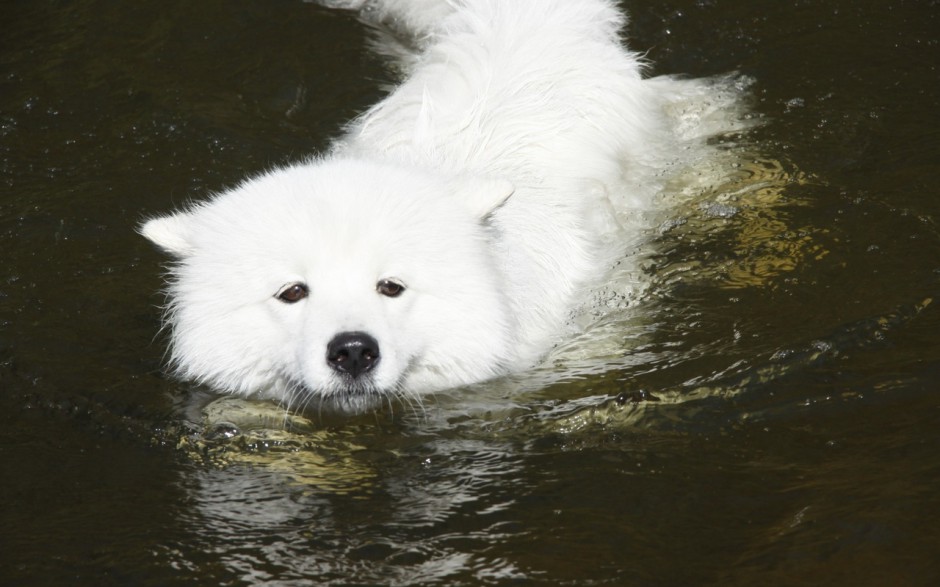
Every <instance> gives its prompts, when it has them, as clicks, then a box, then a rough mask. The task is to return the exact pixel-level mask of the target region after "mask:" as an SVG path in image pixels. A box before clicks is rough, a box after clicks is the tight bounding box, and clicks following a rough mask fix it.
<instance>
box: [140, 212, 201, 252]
mask: <svg viewBox="0 0 940 587" xmlns="http://www.w3.org/2000/svg"><path fill="white" fill-rule="evenodd" d="M191 220H192V214H191V213H189V212H176V213H174V214H169V215H167V216H159V217H157V218H151V219H150V220H147V221H146V222H144V223H143V224H141V225H140V227H139V228H138V229H137V232H139V233H140V234H142V235H143V236H144V237H145V238H147V239H148V240H149V241H150V242H152V243H153V244H155V245H157V246H158V247H160V248H161V249H163V250H164V251H166V252H167V253H169V254H171V255H173V256H174V257H176V258H178V259H182V258H185V257H188V256H190V255H192V254H193V252H194V250H195V249H194V247H193V244H192V238H191V234H190V230H191V229H190V223H191Z"/></svg>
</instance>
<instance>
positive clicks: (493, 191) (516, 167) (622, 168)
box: [142, 0, 672, 410]
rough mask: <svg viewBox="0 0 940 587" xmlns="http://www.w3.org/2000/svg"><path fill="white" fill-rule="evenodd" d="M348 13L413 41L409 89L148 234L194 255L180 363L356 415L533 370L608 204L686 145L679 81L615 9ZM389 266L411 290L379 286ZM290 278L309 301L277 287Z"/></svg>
mask: <svg viewBox="0 0 940 587" xmlns="http://www.w3.org/2000/svg"><path fill="white" fill-rule="evenodd" d="M331 4H334V5H335V4H343V5H345V6H347V7H350V8H364V9H365V10H366V12H364V13H363V14H364V15H365V16H364V18H369V19H373V20H375V21H376V22H380V23H385V24H387V25H389V26H392V27H393V28H395V30H397V31H399V32H401V31H407V32H409V33H410V34H411V35H412V37H411V42H412V44H413V46H414V48H415V51H414V52H413V53H412V54H408V55H406V58H405V60H404V61H403V62H402V64H401V65H402V67H403V68H404V69H405V71H406V75H405V78H404V81H403V83H402V84H401V85H400V86H398V87H397V88H396V89H394V91H392V93H391V94H390V95H389V96H388V97H387V98H385V99H384V100H382V101H381V102H380V103H378V104H377V105H376V106H375V107H373V108H372V109H371V110H369V111H368V112H366V113H365V114H364V115H363V116H362V117H361V118H359V119H358V120H356V121H354V122H353V123H352V124H351V126H350V127H349V129H348V132H347V133H346V134H345V135H344V136H343V137H341V138H340V139H339V140H338V141H337V142H336V145H335V147H334V149H333V151H332V152H331V153H330V154H328V155H326V156H324V157H320V158H316V159H313V160H310V161H308V162H305V163H302V164H298V165H294V166H291V167H287V168H283V169H277V170H275V171H272V172H269V173H266V174H264V175H261V176H259V177H255V178H253V179H250V180H247V181H245V182H244V183H242V184H241V185H239V186H238V187H236V188H234V189H232V190H230V191H227V192H225V193H223V194H221V195H219V196H217V197H214V198H212V199H211V200H209V201H207V202H203V203H200V204H196V205H194V206H192V207H191V208H189V209H187V210H185V211H182V212H179V213H176V214H173V215H169V216H166V217H162V218H155V219H152V220H149V221H147V222H146V223H145V224H144V225H143V227H142V233H143V234H144V235H145V236H146V237H147V238H148V239H150V240H151V241H153V242H154V243H156V244H157V245H159V246H160V247H162V248H163V249H165V250H166V251H168V252H169V253H171V254H172V255H173V256H174V257H175V258H176V262H175V264H174V266H173V269H172V273H171V277H170V283H169V288H168V290H169V300H170V301H169V312H168V314H167V319H168V323H169V326H170V327H171V330H172V358H173V363H174V365H175V366H176V368H177V369H178V371H179V373H180V375H181V376H183V377H185V378H191V379H195V380H197V381H200V382H203V383H207V384H209V385H211V386H213V387H215V388H217V389H219V390H221V391H225V392H230V393H234V394H240V395H246V396H247V395H260V396H265V397H272V398H275V399H278V400H281V401H284V402H285V403H289V404H293V405H296V404H299V403H306V402H313V403H319V402H320V401H321V400H327V401H328V400H334V401H335V403H336V404H337V405H338V406H340V407H345V408H347V409H350V410H358V409H363V408H365V407H368V406H369V405H371V404H372V401H371V399H374V398H375V397H381V396H383V394H405V395H408V396H411V397H417V396H418V395H419V394H421V393H424V392H427V391H432V390H437V389H443V388H448V387H452V386H457V385H461V384H465V383H470V382H475V381H479V380H483V379H486V378H491V377H493V376H496V375H499V374H502V373H506V372H509V371H513V370H521V369H525V368H528V367H530V366H531V365H533V364H534V363H535V362H536V361H537V360H538V359H539V357H541V356H543V354H544V353H545V352H546V351H547V350H548V349H549V348H550V347H551V345H552V344H553V343H554V342H555V341H557V339H558V337H559V336H560V333H561V330H562V326H563V324H564V322H565V319H566V316H567V315H568V313H569V312H570V310H571V309H572V306H573V305H574V304H575V302H576V299H577V297H578V294H579V291H580V290H581V289H582V288H583V287H584V286H585V285H589V284H591V283H593V282H594V281H596V280H597V279H600V278H601V276H602V275H603V274H604V272H605V270H606V269H607V267H608V265H609V262H610V258H609V256H608V255H606V254H604V249H603V248H602V246H601V245H602V243H603V242H604V240H605V238H607V237H609V236H610V230H611V226H612V224H611V223H610V222H609V218H607V217H606V213H607V212H606V211H607V210H608V209H609V208H610V201H609V200H610V199H611V198H612V197H614V196H616V198H617V199H622V198H623V195H624V185H623V184H624V180H623V178H624V176H625V174H628V173H629V172H630V169H631V167H632V166H636V165H643V164H646V163H648V162H649V161H651V160H652V159H653V158H654V157H655V156H657V154H658V151H659V150H661V149H663V148H666V147H667V146H668V145H669V144H670V138H669V135H670V133H671V132H672V128H671V127H670V123H669V121H668V119H667V117H666V116H665V115H664V108H666V107H667V106H668V102H669V100H670V99H671V97H670V96H669V94H670V92H671V91H672V90H671V89H670V88H669V87H668V85H667V82H664V81H663V80H656V81H644V80H643V79H642V77H641V65H640V60H639V59H638V57H637V56H636V55H635V54H633V53H631V52H629V51H627V50H625V49H624V48H623V46H622V44H621V40H620V36H619V35H620V31H621V28H622V26H623V24H624V17H623V15H622V14H621V13H620V12H619V11H618V10H617V9H616V8H615V6H614V3H613V2H608V1H605V0H452V1H448V0H412V1H405V0H384V1H382V0H379V1H372V2H365V3H363V2H361V1H359V2H356V1H351V2H332V3H331ZM363 4H365V6H364V7H363V6H361V5H363ZM629 196H630V194H629V193H628V194H627V199H629ZM507 197H508V199H507ZM637 198H639V199H640V200H641V201H635V202H631V203H630V204H631V205H636V206H641V207H642V206H643V205H645V204H646V202H644V201H642V197H641V196H640V195H637ZM387 278H394V279H398V280H400V281H401V282H403V283H404V284H405V286H406V290H405V292H404V293H403V294H402V295H401V296H400V297H397V298H388V297H384V296H382V295H380V294H378V293H377V292H376V282H377V281H379V280H381V279H387ZM292 282H304V283H306V284H308V286H309V288H310V295H309V297H308V298H306V299H304V300H302V301H300V302H298V303H296V304H285V303H283V302H281V301H279V300H278V299H276V297H275V294H276V293H277V292H278V291H279V290H280V288H281V287H282V286H284V285H285V284H288V283H292ZM351 330H352V331H365V332H368V333H369V334H371V335H372V336H373V337H374V338H375V339H376V340H377V341H378V342H379V345H380V349H381V360H380V362H379V363H378V365H377V367H376V369H375V370H374V372H373V373H372V374H371V377H370V378H369V379H368V380H367V381H368V389H367V390H366V391H367V393H365V395H364V392H363V390H362V389H358V390H356V391H355V392H350V388H349V387H348V386H347V385H346V383H344V380H343V379H342V378H340V377H338V376H337V375H336V374H334V373H333V372H332V371H331V369H330V368H329V366H328V365H327V363H326V361H325V354H326V350H325V349H326V344H327V343H328V341H329V340H330V339H331V338H332V337H333V336H334V335H335V334H337V333H339V332H343V331H351ZM365 396H371V399H370V398H367V397H365Z"/></svg>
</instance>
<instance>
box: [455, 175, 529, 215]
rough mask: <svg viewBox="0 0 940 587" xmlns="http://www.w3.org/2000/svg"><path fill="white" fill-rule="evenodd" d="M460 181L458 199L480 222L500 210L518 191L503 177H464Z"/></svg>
mask: <svg viewBox="0 0 940 587" xmlns="http://www.w3.org/2000/svg"><path fill="white" fill-rule="evenodd" d="M458 181H459V182H460V185H459V187H458V189H457V197H458V198H459V199H460V200H461V201H462V203H463V204H464V206H466V207H467V208H468V209H469V210H470V212H472V213H473V214H474V216H476V217H477V218H479V219H480V220H485V219H486V218H487V217H488V216H489V215H490V214H492V213H493V212H495V211H496V210H498V209H499V208H500V206H502V205H503V204H505V203H506V202H507V201H508V200H509V198H510V196H512V194H513V192H515V191H516V186H514V185H513V184H512V182H511V181H509V180H507V179H503V178H501V177H469V178H468V177H462V178H460V179H459V180H458Z"/></svg>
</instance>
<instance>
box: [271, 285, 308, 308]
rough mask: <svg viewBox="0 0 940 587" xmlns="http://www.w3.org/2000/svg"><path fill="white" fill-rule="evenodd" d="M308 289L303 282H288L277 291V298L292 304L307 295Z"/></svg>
mask: <svg viewBox="0 0 940 587" xmlns="http://www.w3.org/2000/svg"><path fill="white" fill-rule="evenodd" d="M309 291H310V290H308V289H307V285H306V284H304V283H290V284H288V285H285V286H284V287H283V288H281V291H279V292H277V299H279V300H281V301H282V302H284V303H285V304H293V303H295V302H299V301H300V300H302V299H304V298H305V297H307V293H308V292H309Z"/></svg>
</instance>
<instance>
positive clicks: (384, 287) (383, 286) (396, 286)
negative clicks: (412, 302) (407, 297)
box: [375, 279, 405, 298]
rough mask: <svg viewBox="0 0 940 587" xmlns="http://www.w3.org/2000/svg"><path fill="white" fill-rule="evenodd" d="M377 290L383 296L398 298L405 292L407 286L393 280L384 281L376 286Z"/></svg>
mask: <svg viewBox="0 0 940 587" xmlns="http://www.w3.org/2000/svg"><path fill="white" fill-rule="evenodd" d="M375 290H376V291H377V292H379V293H380V294H382V295H383V296H388V297H390V298H397V297H398V296H400V295H401V292H403V291H405V286H404V285H402V284H400V283H398V282H397V281H392V280H391V279H383V280H381V281H379V282H378V283H377V284H375Z"/></svg>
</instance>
